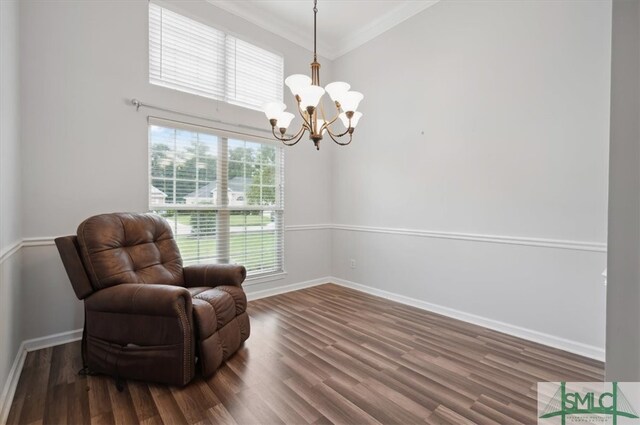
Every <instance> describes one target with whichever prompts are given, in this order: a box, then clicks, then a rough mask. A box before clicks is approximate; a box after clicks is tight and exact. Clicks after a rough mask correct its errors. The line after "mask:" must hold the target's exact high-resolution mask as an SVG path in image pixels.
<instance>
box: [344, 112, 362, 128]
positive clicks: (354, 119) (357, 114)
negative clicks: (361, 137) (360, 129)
mask: <svg viewBox="0 0 640 425" xmlns="http://www.w3.org/2000/svg"><path fill="white" fill-rule="evenodd" d="M339 117H340V121H342V124H343V125H344V126H345V127H346V128H349V127H351V128H356V125H358V121H360V118H361V117H362V112H354V113H353V116H352V117H351V125H349V118H347V114H346V113H344V112H343V113H341V114H340V115H339Z"/></svg>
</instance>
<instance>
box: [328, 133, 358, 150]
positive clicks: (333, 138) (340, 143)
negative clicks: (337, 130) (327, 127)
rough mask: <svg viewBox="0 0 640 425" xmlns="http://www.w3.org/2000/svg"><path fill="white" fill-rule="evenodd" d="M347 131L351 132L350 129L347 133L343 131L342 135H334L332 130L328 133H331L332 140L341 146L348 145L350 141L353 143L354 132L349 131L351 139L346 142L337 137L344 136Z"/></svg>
mask: <svg viewBox="0 0 640 425" xmlns="http://www.w3.org/2000/svg"><path fill="white" fill-rule="evenodd" d="M347 133H349V130H347V132H346V133H342V135H334V134H332V133H331V132H330V131H327V134H328V135H329V137H331V140H333V141H334V142H336V143H337V144H338V145H340V146H347V145H348V144H349V143H351V140H353V132H351V133H349V141H348V142H346V143H342V142H339V141H338V139H336V137H338V138H339V137H342V136H344V135H345V134H347ZM334 136H335V137H334Z"/></svg>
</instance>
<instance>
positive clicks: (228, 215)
mask: <svg viewBox="0 0 640 425" xmlns="http://www.w3.org/2000/svg"><path fill="white" fill-rule="evenodd" d="M283 157H284V151H283V149H282V147H281V146H277V145H273V144H271V143H267V142H259V141H257V140H249V139H247V138H238V136H237V135H235V134H234V133H226V132H222V131H218V130H213V129H209V128H205V127H197V126H191V125H184V124H176V123H174V122H172V121H164V120H159V119H151V118H150V121H149V181H150V187H149V209H150V210H152V211H153V212H155V213H157V214H160V215H161V216H163V217H164V218H166V219H167V221H168V222H169V223H170V225H171V227H172V228H173V232H174V236H175V239H176V241H177V243H178V247H179V248H180V253H181V254H182V259H183V261H184V263H185V264H195V263H237V264H242V265H244V266H245V267H246V268H247V272H248V274H249V275H253V276H256V275H260V274H266V273H275V272H280V271H282V270H283V236H284V235H283V230H284V227H283V213H284V203H283V162H284V161H283Z"/></svg>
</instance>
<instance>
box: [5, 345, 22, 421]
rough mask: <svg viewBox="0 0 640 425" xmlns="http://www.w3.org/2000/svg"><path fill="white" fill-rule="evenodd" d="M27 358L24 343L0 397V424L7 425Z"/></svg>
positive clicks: (19, 349)
mask: <svg viewBox="0 0 640 425" xmlns="http://www.w3.org/2000/svg"><path fill="white" fill-rule="evenodd" d="M26 358H27V350H25V348H24V342H23V343H22V344H20V347H19V348H18V354H17V355H16V358H15V359H14V361H13V365H12V366H11V370H9V376H7V381H6V382H5V384H4V388H3V389H2V395H1V396H0V424H6V423H7V419H8V418H9V411H10V410H11V403H13V396H14V395H15V393H16V388H18V381H19V380H20V373H21V372H22V366H24V360H25V359H26Z"/></svg>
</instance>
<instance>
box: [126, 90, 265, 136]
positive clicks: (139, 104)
mask: <svg viewBox="0 0 640 425" xmlns="http://www.w3.org/2000/svg"><path fill="white" fill-rule="evenodd" d="M131 104H132V105H133V106H135V107H136V111H139V110H140V108H148V109H155V110H157V111H164V112H170V113H173V114H177V115H182V116H185V117H191V118H196V119H199V120H203V121H210V122H215V123H218V124H223V125H230V126H232V127H236V128H246V129H248V130H253V131H259V132H260V133H268V134H271V132H269V131H268V130H265V129H264V128H259V127H253V126H250V125H246V124H237V123H231V122H226V121H222V120H217V119H215V118H211V117H207V116H204V115H197V114H190V113H187V112H182V111H178V110H175V109H170V108H165V107H164V106H157V105H151V104H149V103H144V102H142V101H140V100H138V99H135V98H134V99H131ZM158 118H161V117H158ZM184 124H192V125H193V123H184ZM220 130H225V131H229V130H226V129H220ZM236 133H238V134H243V133H239V132H236ZM246 135H247V136H253V137H261V138H265V135H264V134H249V133H247V134H246Z"/></svg>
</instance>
